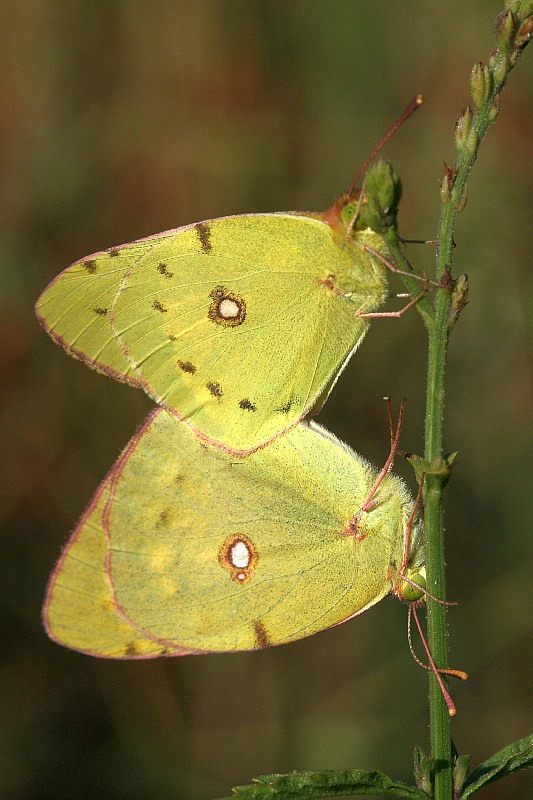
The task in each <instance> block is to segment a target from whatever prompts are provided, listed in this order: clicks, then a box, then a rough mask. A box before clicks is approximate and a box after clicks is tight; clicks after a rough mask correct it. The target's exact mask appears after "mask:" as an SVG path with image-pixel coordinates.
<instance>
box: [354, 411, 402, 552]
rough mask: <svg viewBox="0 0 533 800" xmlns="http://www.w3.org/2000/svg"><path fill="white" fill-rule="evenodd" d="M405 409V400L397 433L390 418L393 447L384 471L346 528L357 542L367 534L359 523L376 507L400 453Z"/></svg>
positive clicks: (400, 412)
mask: <svg viewBox="0 0 533 800" xmlns="http://www.w3.org/2000/svg"><path fill="white" fill-rule="evenodd" d="M404 409H405V400H403V399H402V402H401V403H400V411H399V413H398V423H397V425H396V430H395V431H393V426H392V416H389V420H390V425H391V447H390V453H389V455H388V458H387V460H386V461H385V464H384V466H383V469H382V470H381V472H380V473H379V475H378V477H377V478H376V480H375V482H374V485H373V486H372V488H371V489H370V491H369V493H368V495H367V497H366V499H365V501H364V503H363V504H362V506H361V508H360V509H359V511H358V512H357V514H354V516H353V517H352V519H351V520H350V522H349V523H348V525H347V527H346V534H347V535H348V536H355V538H356V539H357V540H361V539H364V538H365V534H364V533H361V532H360V531H359V530H358V529H359V523H360V521H361V519H362V517H363V514H365V513H367V512H368V511H371V510H372V509H373V508H374V506H375V505H376V501H375V500H374V496H375V494H376V492H377V490H378V488H379V486H380V484H381V482H382V481H383V479H384V478H385V476H386V475H387V474H388V472H389V471H390V470H391V468H392V465H393V462H394V458H395V456H396V454H397V452H398V444H399V441H400V433H401V430H402V425H403V414H404Z"/></svg>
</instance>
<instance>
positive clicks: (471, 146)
mask: <svg viewBox="0 0 533 800" xmlns="http://www.w3.org/2000/svg"><path fill="white" fill-rule="evenodd" d="M464 146H465V150H466V152H467V153H468V154H469V155H470V156H475V155H476V153H477V149H478V146H479V136H478V133H477V131H476V129H475V128H474V126H473V125H472V127H471V128H470V130H469V132H468V136H467V137H466V141H465V145H464Z"/></svg>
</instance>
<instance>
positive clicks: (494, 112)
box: [489, 94, 500, 122]
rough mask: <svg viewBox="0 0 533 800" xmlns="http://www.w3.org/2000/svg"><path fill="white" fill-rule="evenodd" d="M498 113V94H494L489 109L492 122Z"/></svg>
mask: <svg viewBox="0 0 533 800" xmlns="http://www.w3.org/2000/svg"><path fill="white" fill-rule="evenodd" d="M499 113H500V95H499V94H495V95H494V97H493V100H492V103H491V106H490V109H489V120H490V122H494V120H495V119H496V117H497V116H498V114H499Z"/></svg>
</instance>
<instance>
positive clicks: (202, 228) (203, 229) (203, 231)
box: [194, 222, 212, 253]
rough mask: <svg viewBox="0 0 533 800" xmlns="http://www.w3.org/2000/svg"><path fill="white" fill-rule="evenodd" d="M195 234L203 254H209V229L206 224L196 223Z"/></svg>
mask: <svg viewBox="0 0 533 800" xmlns="http://www.w3.org/2000/svg"><path fill="white" fill-rule="evenodd" d="M194 227H195V228H196V233H197V234H198V238H199V239H200V244H201V246H202V252H203V253H209V252H210V251H211V247H212V245H211V228H210V227H209V225H208V224H207V222H198V223H197V224H196V225H195V226H194Z"/></svg>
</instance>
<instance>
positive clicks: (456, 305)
mask: <svg viewBox="0 0 533 800" xmlns="http://www.w3.org/2000/svg"><path fill="white" fill-rule="evenodd" d="M467 300H468V275H459V277H458V278H457V280H456V281H455V285H454V287H453V291H452V298H451V301H452V302H451V306H450V311H449V322H448V328H452V327H453V326H454V325H455V323H456V322H457V319H458V317H459V314H460V313H461V311H462V310H463V308H464V307H465V305H466V303H467Z"/></svg>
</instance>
